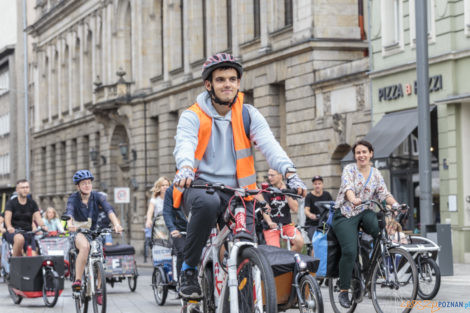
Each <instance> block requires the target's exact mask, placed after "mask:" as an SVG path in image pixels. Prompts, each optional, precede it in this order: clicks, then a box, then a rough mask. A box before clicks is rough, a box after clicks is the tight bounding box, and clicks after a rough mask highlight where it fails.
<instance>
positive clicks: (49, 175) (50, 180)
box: [45, 144, 55, 194]
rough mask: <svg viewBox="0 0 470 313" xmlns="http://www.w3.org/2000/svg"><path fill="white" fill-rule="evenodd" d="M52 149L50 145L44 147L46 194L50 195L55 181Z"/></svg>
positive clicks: (53, 190)
mask: <svg viewBox="0 0 470 313" xmlns="http://www.w3.org/2000/svg"><path fill="white" fill-rule="evenodd" d="M53 153H54V148H53V146H52V145H51V144H49V145H47V146H46V175H45V177H46V181H45V184H46V194H51V193H54V192H55V181H54V178H55V177H54V176H55V175H54V173H53V171H54V168H53V166H54V160H53V158H54V155H53Z"/></svg>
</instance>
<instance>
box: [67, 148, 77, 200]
mask: <svg viewBox="0 0 470 313" xmlns="http://www.w3.org/2000/svg"><path fill="white" fill-rule="evenodd" d="M75 161H76V146H75V140H74V139H67V141H66V142H65V177H66V179H65V181H66V184H65V185H66V186H67V187H66V190H67V192H73V191H74V190H75V189H74V187H73V184H72V183H71V182H72V177H73V174H74V173H75V171H76V170H77V164H76V163H75Z"/></svg>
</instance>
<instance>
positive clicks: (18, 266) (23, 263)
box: [6, 229, 65, 307]
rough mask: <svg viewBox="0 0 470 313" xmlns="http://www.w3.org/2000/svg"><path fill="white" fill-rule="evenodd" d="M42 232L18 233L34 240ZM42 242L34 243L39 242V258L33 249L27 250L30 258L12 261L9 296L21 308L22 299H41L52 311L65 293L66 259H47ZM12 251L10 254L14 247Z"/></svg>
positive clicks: (18, 258) (10, 262)
mask: <svg viewBox="0 0 470 313" xmlns="http://www.w3.org/2000/svg"><path fill="white" fill-rule="evenodd" d="M39 231H40V229H38V230H36V231H29V232H24V231H19V233H23V234H24V235H25V236H34V235H35V234H36V233H37V232H39ZM46 234H47V233H44V235H46ZM40 238H41V237H39V238H36V239H35V240H37V241H38V247H39V254H40V255H38V256H33V255H32V250H31V247H28V252H27V256H24V257H23V256H19V257H13V256H10V257H9V260H8V263H9V272H8V273H6V277H7V283H8V292H9V294H10V297H11V299H12V300H13V303H15V304H20V303H21V301H22V300H23V298H40V297H42V298H43V300H44V304H45V305H46V306H47V307H53V306H55V305H56V303H57V300H58V297H59V296H60V294H61V293H62V291H63V290H64V271H65V263H64V255H63V254H62V255H47V252H48V251H47V248H45V247H44V244H43V243H41V240H42V239H40ZM9 249H10V251H11V246H10V247H9ZM7 253H10V252H7Z"/></svg>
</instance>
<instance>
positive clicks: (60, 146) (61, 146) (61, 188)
mask: <svg viewBox="0 0 470 313" xmlns="http://www.w3.org/2000/svg"><path fill="white" fill-rule="evenodd" d="M56 182H57V188H56V192H57V193H59V194H63V193H65V186H66V178H65V142H64V141H61V142H58V143H57V144H56Z"/></svg>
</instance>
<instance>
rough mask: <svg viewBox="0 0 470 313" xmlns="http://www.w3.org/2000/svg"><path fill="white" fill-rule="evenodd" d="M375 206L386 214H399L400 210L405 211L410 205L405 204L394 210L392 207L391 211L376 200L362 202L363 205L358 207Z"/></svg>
mask: <svg viewBox="0 0 470 313" xmlns="http://www.w3.org/2000/svg"><path fill="white" fill-rule="evenodd" d="M371 203H372V204H375V205H376V206H377V207H378V208H379V209H380V210H381V211H382V212H384V213H387V212H399V211H400V210H403V209H407V208H408V205H407V204H405V203H403V204H400V205H399V206H398V208H394V207H392V208H391V209H388V208H386V207H384V206H383V205H382V204H381V203H380V202H378V201H376V200H365V201H362V202H361V204H359V205H358V206H365V205H370V204H371Z"/></svg>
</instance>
